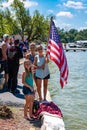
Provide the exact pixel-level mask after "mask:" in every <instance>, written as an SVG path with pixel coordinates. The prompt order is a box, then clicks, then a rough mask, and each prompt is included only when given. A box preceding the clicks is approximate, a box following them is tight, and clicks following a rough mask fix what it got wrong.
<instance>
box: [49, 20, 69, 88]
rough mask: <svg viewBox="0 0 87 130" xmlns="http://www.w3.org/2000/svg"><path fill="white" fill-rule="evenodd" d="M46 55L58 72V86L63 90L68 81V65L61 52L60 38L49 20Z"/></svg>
mask: <svg viewBox="0 0 87 130" xmlns="http://www.w3.org/2000/svg"><path fill="white" fill-rule="evenodd" d="M47 54H48V55H49V56H50V59H51V60H52V61H54V62H55V63H56V65H57V66H58V68H59V71H60V85H61V87H62V88H63V87H64V85H65V84H66V83H67V79H68V65H67V59H66V56H65V53H64V50H63V46H62V43H61V41H60V36H59V34H58V30H57V28H56V26H55V24H54V22H53V20H51V25H50V34H49V41H48V47H47Z"/></svg>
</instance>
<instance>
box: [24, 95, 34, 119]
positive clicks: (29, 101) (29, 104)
mask: <svg viewBox="0 0 87 130" xmlns="http://www.w3.org/2000/svg"><path fill="white" fill-rule="evenodd" d="M25 100H26V103H25V106H24V117H25V118H27V117H28V115H27V112H28V108H29V116H30V117H31V116H32V107H33V101H34V96H33V95H27V96H25Z"/></svg>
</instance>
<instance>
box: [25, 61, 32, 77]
mask: <svg viewBox="0 0 87 130" xmlns="http://www.w3.org/2000/svg"><path fill="white" fill-rule="evenodd" d="M27 62H30V60H27V59H26V60H25V61H24V68H25V73H26V76H27V77H30V72H31V70H27V69H26V67H25V65H26V63H27Z"/></svg>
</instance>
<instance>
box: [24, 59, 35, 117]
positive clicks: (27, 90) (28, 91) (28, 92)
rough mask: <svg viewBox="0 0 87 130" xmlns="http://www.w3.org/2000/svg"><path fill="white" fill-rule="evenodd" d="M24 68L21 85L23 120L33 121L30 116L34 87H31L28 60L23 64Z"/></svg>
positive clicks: (30, 66)
mask: <svg viewBox="0 0 87 130" xmlns="http://www.w3.org/2000/svg"><path fill="white" fill-rule="evenodd" d="M24 68H25V71H24V72H23V75H22V83H23V85H24V86H23V93H24V97H25V100H26V103H25V106H24V118H26V119H29V120H33V119H34V118H33V115H32V107H33V102H34V86H33V76H32V72H31V68H32V65H31V62H30V61H29V60H26V61H25V62H24ZM28 109H29V116H28Z"/></svg>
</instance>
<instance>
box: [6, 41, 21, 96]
mask: <svg viewBox="0 0 87 130" xmlns="http://www.w3.org/2000/svg"><path fill="white" fill-rule="evenodd" d="M7 58H8V74H9V79H8V91H10V92H12V93H13V94H15V93H19V90H17V75H18V70H19V60H20V59H21V58H23V54H22V51H21V49H20V48H19V40H18V39H17V40H15V41H14V45H13V46H11V47H10V48H8V51H7Z"/></svg>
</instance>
